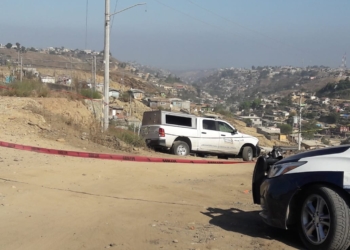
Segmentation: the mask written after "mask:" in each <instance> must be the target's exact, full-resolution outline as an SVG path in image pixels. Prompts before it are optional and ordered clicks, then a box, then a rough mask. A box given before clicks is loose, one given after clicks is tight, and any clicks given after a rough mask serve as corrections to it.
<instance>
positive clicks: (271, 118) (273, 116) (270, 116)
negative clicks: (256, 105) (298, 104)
mask: <svg viewBox="0 0 350 250" xmlns="http://www.w3.org/2000/svg"><path fill="white" fill-rule="evenodd" d="M264 118H265V119H267V120H270V121H278V116H275V115H264Z"/></svg>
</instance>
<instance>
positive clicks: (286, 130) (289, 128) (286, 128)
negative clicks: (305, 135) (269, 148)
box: [277, 123, 293, 134]
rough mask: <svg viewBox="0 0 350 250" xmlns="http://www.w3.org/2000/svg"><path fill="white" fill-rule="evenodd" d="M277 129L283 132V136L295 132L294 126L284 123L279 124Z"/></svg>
mask: <svg viewBox="0 0 350 250" xmlns="http://www.w3.org/2000/svg"><path fill="white" fill-rule="evenodd" d="M277 127H278V128H279V129H280V130H281V133H282V134H291V133H292V131H293V128H292V126H291V125H289V124H285V123H282V124H278V125H277Z"/></svg>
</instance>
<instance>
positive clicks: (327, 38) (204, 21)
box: [0, 0, 350, 69]
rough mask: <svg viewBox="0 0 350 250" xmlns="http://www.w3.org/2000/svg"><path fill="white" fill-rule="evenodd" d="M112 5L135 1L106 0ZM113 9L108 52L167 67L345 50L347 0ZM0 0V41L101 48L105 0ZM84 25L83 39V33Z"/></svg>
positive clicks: (330, 60)
mask: <svg viewBox="0 0 350 250" xmlns="http://www.w3.org/2000/svg"><path fill="white" fill-rule="evenodd" d="M110 1H111V12H114V9H115V4H116V2H117V11H118V10H121V9H123V8H126V7H128V6H130V5H133V4H136V3H141V2H143V1H142V0H141V1H135V0H128V1H127V0H118V1H116V0H110ZM145 2H147V5H143V6H138V7H135V8H133V9H130V10H127V11H125V12H122V13H120V14H117V15H115V19H114V21H113V26H112V29H111V52H112V54H113V56H114V57H116V58H117V59H119V60H122V61H134V60H135V61H137V62H139V63H143V64H147V65H151V66H156V67H163V68H167V69H205V68H218V67H249V68H250V67H251V66H252V65H254V66H263V65H272V66H277V65H296V66H307V65H325V66H331V67H339V66H340V64H341V59H342V56H343V55H344V53H345V52H348V53H350V1H349V0H337V1H330V0H264V1H263V0H145ZM86 3H87V0H45V1H43V0H1V3H0V6H1V7H0V8H1V14H0V43H2V44H6V43H7V42H11V43H16V42H19V43H21V44H22V45H23V46H25V47H31V46H33V47H39V48H44V47H49V46H52V47H61V46H64V47H66V48H71V49H76V48H79V49H84V48H85V44H86V43H87V49H93V50H98V51H101V50H103V46H104V45H103V44H104V42H103V41H104V9H105V1H103V0H88V15H87V29H86ZM86 31H87V40H86V39H85V37H86Z"/></svg>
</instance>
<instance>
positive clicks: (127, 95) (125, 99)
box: [119, 92, 130, 102]
mask: <svg viewBox="0 0 350 250" xmlns="http://www.w3.org/2000/svg"><path fill="white" fill-rule="evenodd" d="M119 100H121V101H122V102H129V101H130V93H129V92H123V93H122V94H121V95H120V96H119Z"/></svg>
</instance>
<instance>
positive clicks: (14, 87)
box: [1, 81, 50, 97]
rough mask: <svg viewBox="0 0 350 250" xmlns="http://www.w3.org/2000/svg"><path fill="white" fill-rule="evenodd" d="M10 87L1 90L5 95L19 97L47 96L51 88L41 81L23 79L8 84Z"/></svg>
mask: <svg viewBox="0 0 350 250" xmlns="http://www.w3.org/2000/svg"><path fill="white" fill-rule="evenodd" d="M7 87H8V89H7V90H4V91H2V92H1V95H4V96H18V97H30V96H32V97H47V96H48V95H49V92H50V90H49V88H48V87H46V86H44V85H43V84H42V83H40V82H36V81H23V82H14V83H11V84H8V85H7Z"/></svg>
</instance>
